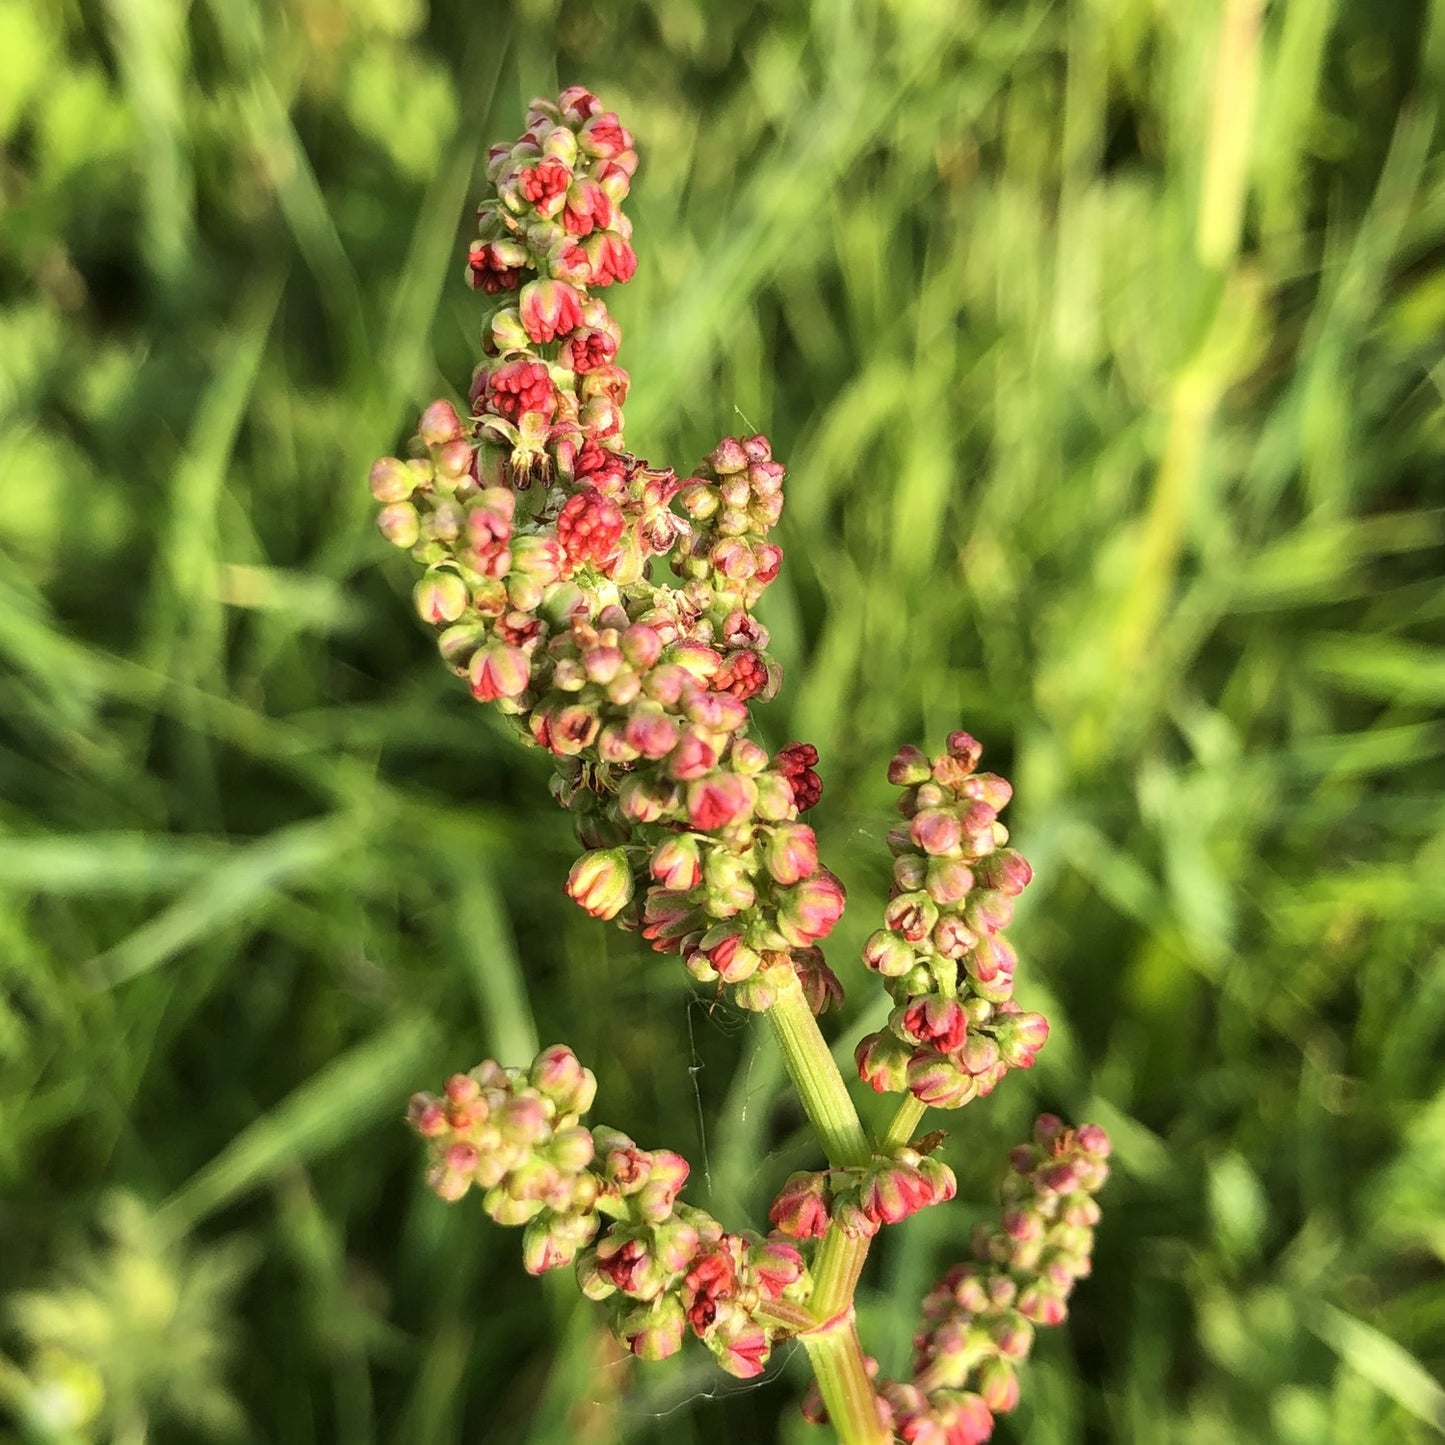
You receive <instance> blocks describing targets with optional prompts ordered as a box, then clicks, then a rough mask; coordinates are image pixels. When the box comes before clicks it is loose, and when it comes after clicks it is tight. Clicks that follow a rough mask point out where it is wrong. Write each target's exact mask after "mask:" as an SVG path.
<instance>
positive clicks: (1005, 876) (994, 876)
mask: <svg viewBox="0 0 1445 1445" xmlns="http://www.w3.org/2000/svg"><path fill="white" fill-rule="evenodd" d="M1033 876H1034V870H1033V869H1032V868H1030V867H1029V865H1028V861H1027V859H1025V858H1024V856H1023V854H1022V853H1019V852H1017V851H1016V850H1015V849H1013V848H1000V849H999V850H998V852H996V853H994V854H992V855H991V856H990V857H988V858H986V859H985V860H984V861H983V862H982V863H981V864H980V867H979V882H980V883H981V884H982V885H983V886H984V887H985V888H991V889H993V890H994V891H996V892H998V893H1002V894H1004V895H1005V896H1006V897H1009V898H1016V897H1017V896H1018V895H1019V894H1020V893H1022V892H1023V891H1024V889H1025V888H1027V887H1028V885H1029V882H1030V881H1031V880H1032V878H1033Z"/></svg>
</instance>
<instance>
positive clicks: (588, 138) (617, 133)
mask: <svg viewBox="0 0 1445 1445" xmlns="http://www.w3.org/2000/svg"><path fill="white" fill-rule="evenodd" d="M577 144H578V147H579V148H580V149H581V150H582V151H583V152H584V153H585V154H586V155H589V156H598V157H599V158H601V159H602V160H611V159H613V157H615V156H618V155H620V154H621V153H622V152H623V151H627V150H631V149H632V135H631V132H629V131H628V129H627V128H626V126H624V125H622V123H621V122H620V121H619V120H618V119H617V116H616V115H615V114H614V113H613V112H612V111H610V110H609V111H604V112H602V113H601V114H594V115H593V116H592V118H591V119H590V120H588V122H587V123H586V125H584V126H583V127H582V129H581V130H580V131H579V132H578V133H577Z"/></svg>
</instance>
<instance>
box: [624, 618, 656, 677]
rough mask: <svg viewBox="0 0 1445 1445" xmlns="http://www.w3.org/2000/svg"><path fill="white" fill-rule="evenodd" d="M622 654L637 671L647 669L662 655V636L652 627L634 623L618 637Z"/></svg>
mask: <svg viewBox="0 0 1445 1445" xmlns="http://www.w3.org/2000/svg"><path fill="white" fill-rule="evenodd" d="M620 642H621V646H622V655H623V657H625V658H626V659H627V661H628V662H629V663H631V664H632V666H633V667H635V668H637V669H638V670H639V671H643V672H645V671H647V670H648V669H649V668H651V667H653V666H655V665H656V663H657V660H658V659H659V658H660V657H661V656H662V636H661V634H660V633H659V632H658V631H657V629H656V628H654V627H646V626H644V625H642V624H641V623H634V624H633V625H632V626H630V627H628V628H627V630H626V631H625V632H623V634H622V637H621V639H620Z"/></svg>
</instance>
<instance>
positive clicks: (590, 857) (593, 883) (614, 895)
mask: <svg viewBox="0 0 1445 1445" xmlns="http://www.w3.org/2000/svg"><path fill="white" fill-rule="evenodd" d="M567 895H568V897H570V898H571V899H572V900H573V901H574V902H575V903H577V904H578V905H579V906H580V907H582V908H584V909H586V911H587V912H588V913H590V914H591V915H592V916H593V918H615V917H616V916H617V915H618V914H619V913H621V912H622V910H623V909H624V908H625V907H626V906H627V905H628V904H629V903H630V902H631V901H632V869H631V868H630V867H629V866H628V862H627V854H626V853H625V852H624V851H623V850H622V849H621V848H605V849H598V850H596V851H594V852H591V853H584V854H583V855H582V856H581V857H580V858H579V859H578V860H577V861H576V862H575V863H574V864H573V865H572V871H571V872H570V873H568V875H567Z"/></svg>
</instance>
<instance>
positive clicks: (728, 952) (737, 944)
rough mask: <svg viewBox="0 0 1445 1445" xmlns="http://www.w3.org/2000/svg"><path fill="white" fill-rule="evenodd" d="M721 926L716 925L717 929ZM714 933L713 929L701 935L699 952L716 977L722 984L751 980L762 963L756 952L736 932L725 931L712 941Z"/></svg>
mask: <svg viewBox="0 0 1445 1445" xmlns="http://www.w3.org/2000/svg"><path fill="white" fill-rule="evenodd" d="M722 926H723V925H717V927H719V928H720V927H722ZM714 932H715V930H714V929H709V930H708V932H707V933H705V934H704V935H703V940H702V946H701V948H700V950H699V951H700V952H701V953H702V954H703V956H704V957H705V958H706V959H707V961H708V963H709V964H711V966H712V968H713V970H714V972H715V973H716V974H717V976H718V977H719V978H720V979H722V981H723V982H724V983H741V982H742V981H743V980H744V979H746V978H751V977H752V976H753V974H755V973H756V972H757V971H758V965H759V964H760V963H761V962H762V958H761V956H760V955H759V954H758V952H757V951H756V950H755V949H752V948H749V947H748V945H747V944H746V943H744V942H743V939H742V935H741V934H739V933H737V932H736V931H731V930H730V931H727V932H725V933H723V934H722V935H721V936H720V937H718V938H717V939H716V941H712V940H713V934H714Z"/></svg>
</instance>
